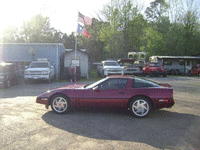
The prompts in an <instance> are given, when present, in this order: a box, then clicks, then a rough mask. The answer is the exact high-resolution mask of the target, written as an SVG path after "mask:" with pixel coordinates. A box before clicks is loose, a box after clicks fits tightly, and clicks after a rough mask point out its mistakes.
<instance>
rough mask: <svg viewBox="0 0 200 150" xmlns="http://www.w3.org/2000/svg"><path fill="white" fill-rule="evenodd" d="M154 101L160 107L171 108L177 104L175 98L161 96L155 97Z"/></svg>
mask: <svg viewBox="0 0 200 150" xmlns="http://www.w3.org/2000/svg"><path fill="white" fill-rule="evenodd" d="M153 101H154V104H155V107H156V108H158V109H161V108H171V107H172V106H174V104H175V102H174V99H173V98H159V99H153Z"/></svg>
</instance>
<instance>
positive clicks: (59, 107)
mask: <svg viewBox="0 0 200 150" xmlns="http://www.w3.org/2000/svg"><path fill="white" fill-rule="evenodd" d="M51 108H52V110H53V111H54V112H56V113H58V114H63V113H66V112H68V111H69V110H70V109H71V103H70V100H69V98H67V97H66V96H64V95H61V94H58V95H55V96H53V97H52V101H51Z"/></svg>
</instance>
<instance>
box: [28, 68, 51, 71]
mask: <svg viewBox="0 0 200 150" xmlns="http://www.w3.org/2000/svg"><path fill="white" fill-rule="evenodd" d="M48 70H49V68H28V69H26V70H25V71H48Z"/></svg>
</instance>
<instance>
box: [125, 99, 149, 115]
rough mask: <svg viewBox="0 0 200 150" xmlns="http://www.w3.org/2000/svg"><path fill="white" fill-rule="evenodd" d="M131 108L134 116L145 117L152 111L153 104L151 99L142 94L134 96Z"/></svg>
mask: <svg viewBox="0 0 200 150" xmlns="http://www.w3.org/2000/svg"><path fill="white" fill-rule="evenodd" d="M129 108H130V111H131V113H132V115H133V116H134V117H137V118H144V117H146V116H148V115H149V114H150V113H151V111H152V109H153V106H152V103H151V101H150V99H148V98H146V97H142V96H141V97H136V98H133V99H132V100H131V102H130V105H129Z"/></svg>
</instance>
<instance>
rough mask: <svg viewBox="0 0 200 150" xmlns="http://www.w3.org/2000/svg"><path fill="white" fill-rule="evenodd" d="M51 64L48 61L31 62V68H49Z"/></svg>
mask: <svg viewBox="0 0 200 150" xmlns="http://www.w3.org/2000/svg"><path fill="white" fill-rule="evenodd" d="M48 67H49V64H48V63H47V62H40V63H38V62H37V63H31V64H30V66H29V68H48Z"/></svg>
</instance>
